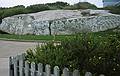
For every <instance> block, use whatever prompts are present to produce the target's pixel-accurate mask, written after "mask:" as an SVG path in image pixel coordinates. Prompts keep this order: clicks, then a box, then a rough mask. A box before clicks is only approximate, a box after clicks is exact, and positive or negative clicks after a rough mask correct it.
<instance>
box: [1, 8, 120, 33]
mask: <svg viewBox="0 0 120 76" xmlns="http://www.w3.org/2000/svg"><path fill="white" fill-rule="evenodd" d="M95 12H97V13H95ZM98 12H99V13H100V11H92V16H82V14H81V11H77V10H54V11H44V12H39V13H33V14H22V15H15V16H12V17H7V18H4V19H3V20H2V23H1V24H0V30H2V31H5V32H8V33H11V34H35V35H50V34H57V35H60V34H74V33H79V32H97V31H104V30H107V29H111V28H115V27H118V26H119V27H120V15H114V14H110V13H106V12H105V13H103V12H102V13H100V14H98ZM90 14H91V12H90ZM93 14H97V15H95V16H94V15H93Z"/></svg>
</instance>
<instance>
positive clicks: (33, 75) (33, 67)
mask: <svg viewBox="0 0 120 76" xmlns="http://www.w3.org/2000/svg"><path fill="white" fill-rule="evenodd" d="M31 76H36V67H35V63H34V62H32V63H31Z"/></svg>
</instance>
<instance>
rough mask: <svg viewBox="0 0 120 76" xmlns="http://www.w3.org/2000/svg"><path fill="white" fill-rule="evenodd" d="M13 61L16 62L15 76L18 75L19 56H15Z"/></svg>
mask: <svg viewBox="0 0 120 76" xmlns="http://www.w3.org/2000/svg"><path fill="white" fill-rule="evenodd" d="M13 59H14V60H13V62H14V76H18V64H17V62H18V56H16V57H14V58H13Z"/></svg>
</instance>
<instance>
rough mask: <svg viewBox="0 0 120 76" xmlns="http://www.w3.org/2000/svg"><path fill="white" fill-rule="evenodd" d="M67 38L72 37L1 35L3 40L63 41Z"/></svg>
mask: <svg viewBox="0 0 120 76" xmlns="http://www.w3.org/2000/svg"><path fill="white" fill-rule="evenodd" d="M65 37H71V35H56V36H50V35H13V34H0V39H1V40H28V41H29V40H31V41H34V40H46V41H49V40H56V41H59V40H62V39H64V38H65Z"/></svg>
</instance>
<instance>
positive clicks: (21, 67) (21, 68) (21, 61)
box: [19, 55, 24, 76]
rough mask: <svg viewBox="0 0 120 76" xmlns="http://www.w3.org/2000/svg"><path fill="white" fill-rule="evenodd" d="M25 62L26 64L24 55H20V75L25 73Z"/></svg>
mask: <svg viewBox="0 0 120 76" xmlns="http://www.w3.org/2000/svg"><path fill="white" fill-rule="evenodd" d="M23 64H24V60H23V57H22V55H19V74H20V75H19V76H23V74H24V69H23V68H24V66H23Z"/></svg>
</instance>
